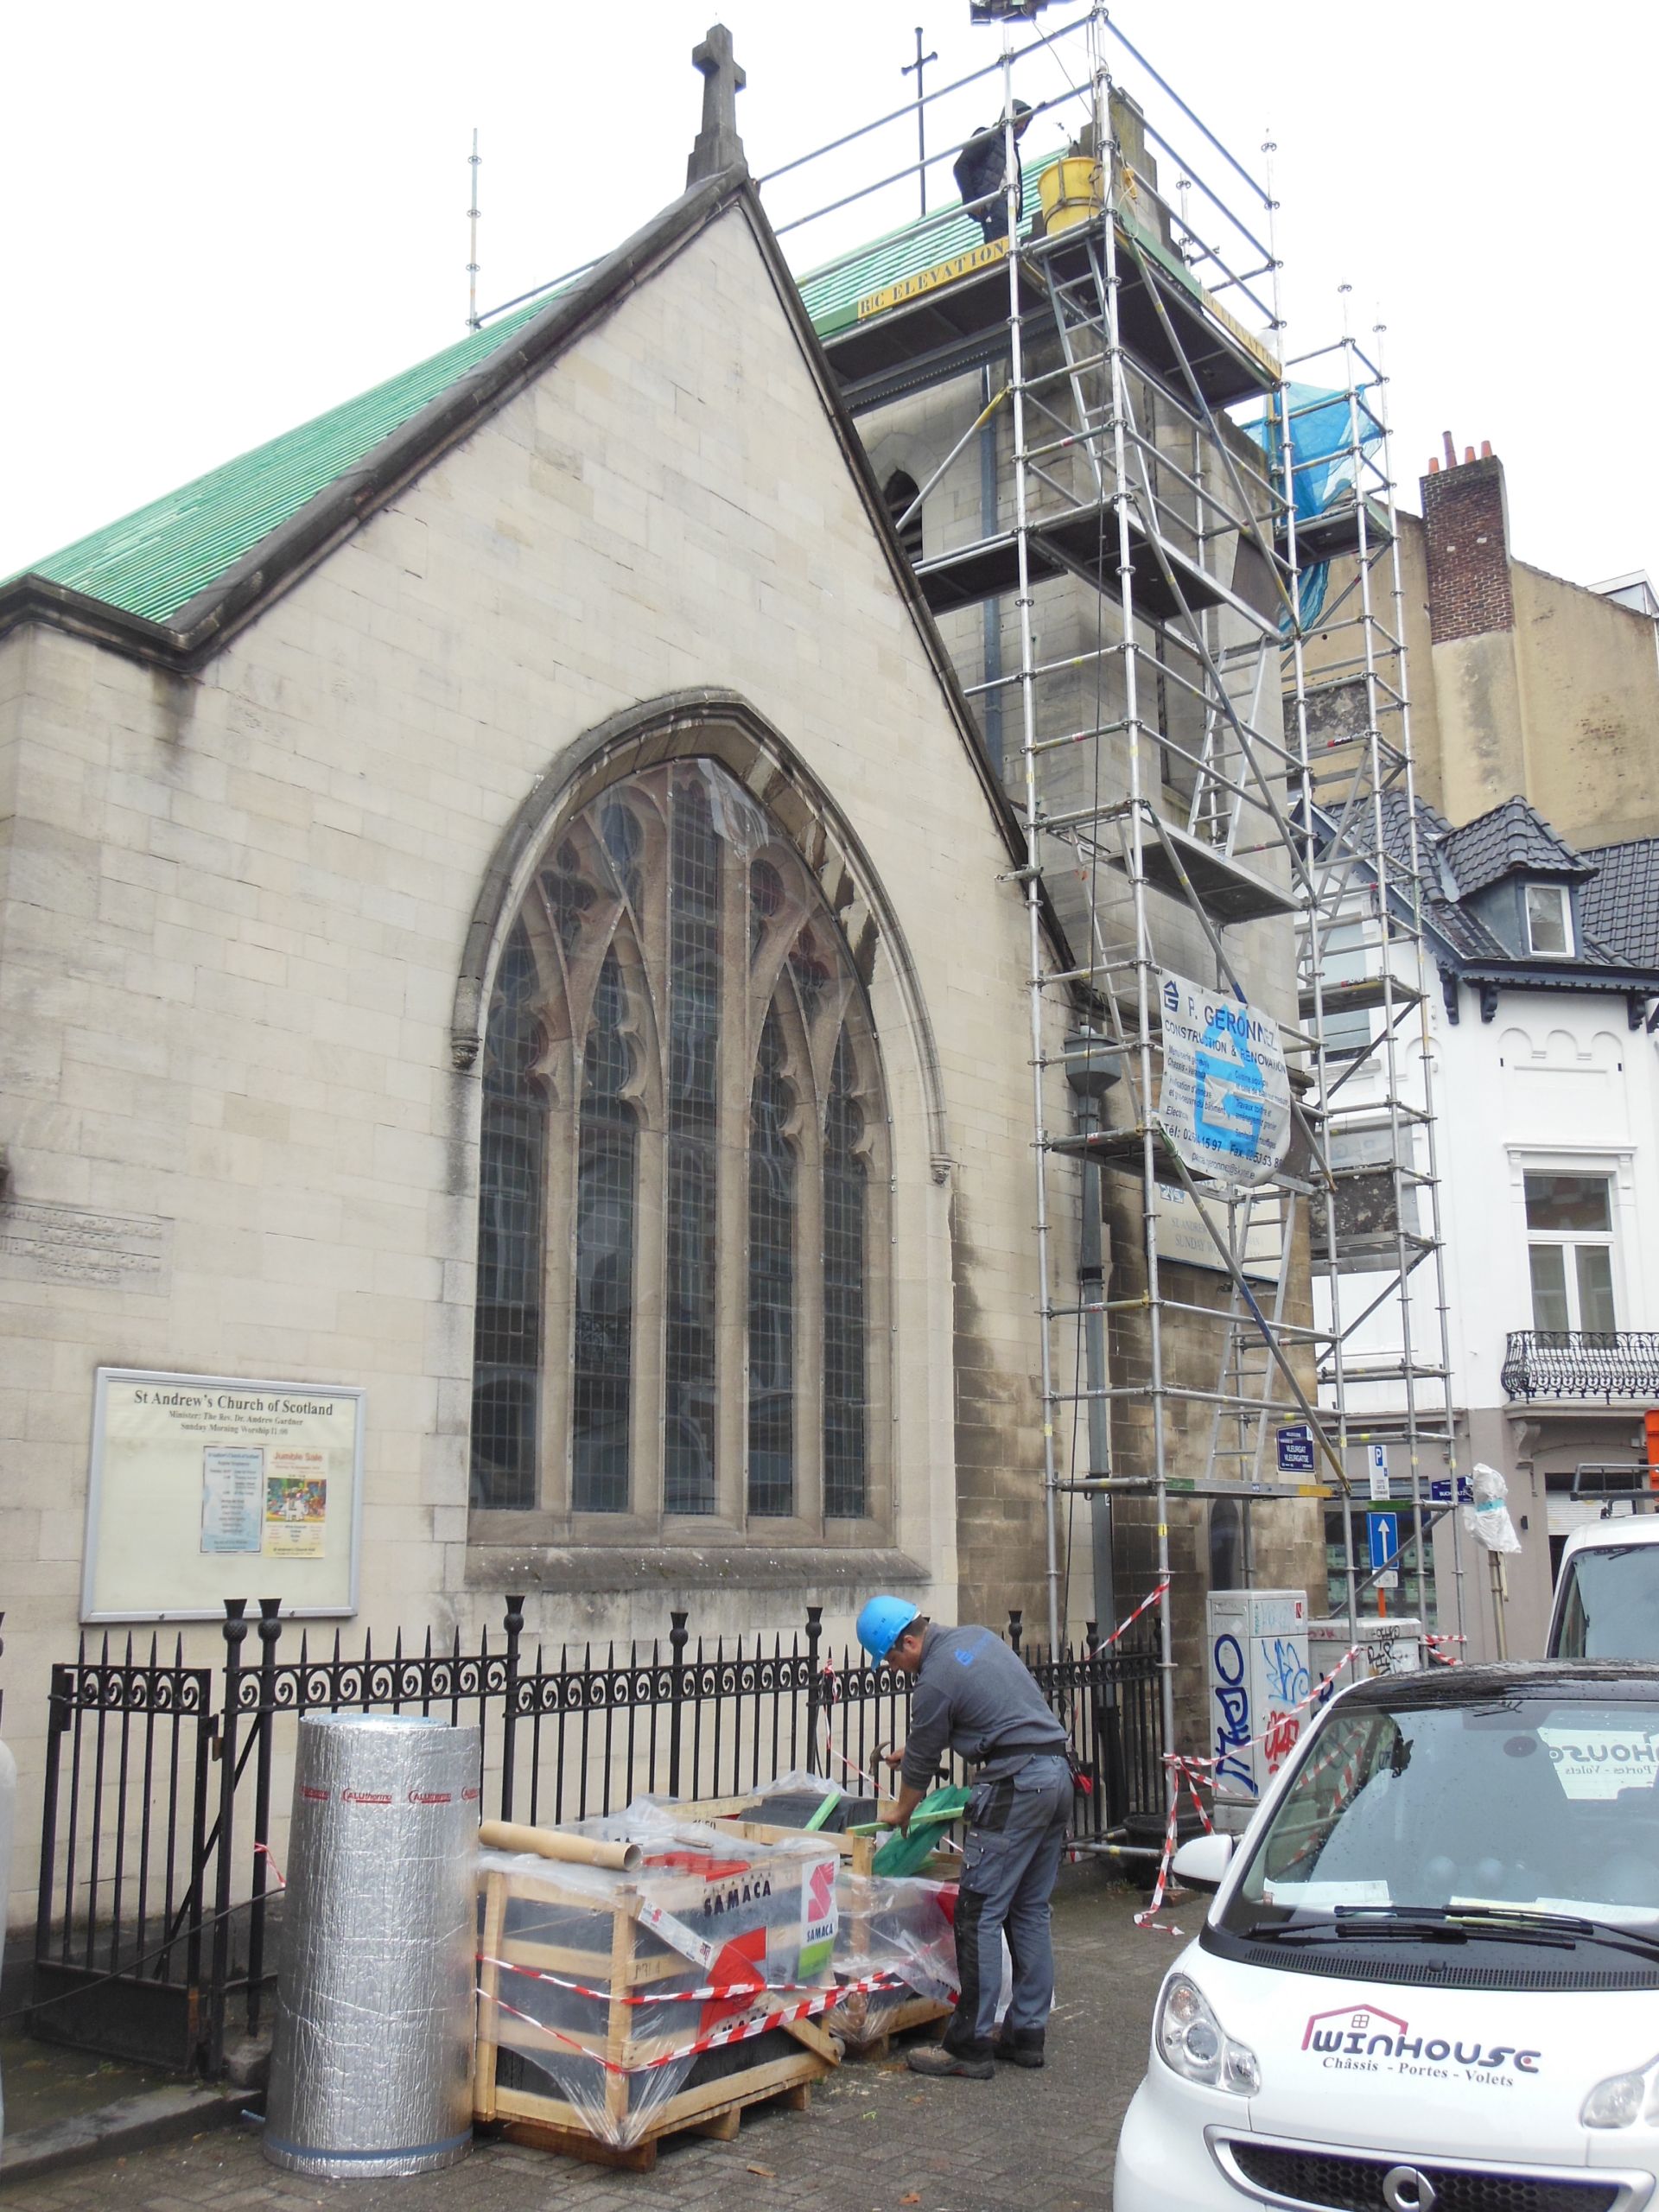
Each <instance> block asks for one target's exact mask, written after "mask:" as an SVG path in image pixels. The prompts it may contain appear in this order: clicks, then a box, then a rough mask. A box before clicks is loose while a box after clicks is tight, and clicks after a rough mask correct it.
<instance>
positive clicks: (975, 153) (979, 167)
mask: <svg viewBox="0 0 1659 2212" xmlns="http://www.w3.org/2000/svg"><path fill="white" fill-rule="evenodd" d="M1030 121H1031V108H1030V106H1029V105H1028V104H1027V102H1026V101H1025V100H1015V102H1014V145H1015V147H1016V148H1017V147H1018V145H1019V143H1020V139H1021V138H1023V137H1025V135H1026V129H1027V124H1029V123H1030ZM950 174H951V175H952V176H953V177H955V179H956V180H957V191H958V192H959V193H960V194H962V200H963V207H966V208H967V210H968V213H969V214H970V215H971V216H972V217H973V219H974V220H975V221H976V223H977V224H978V225H979V227H980V229H981V230H982V231H983V232H984V233H985V238H986V241H987V243H989V241H990V240H991V239H992V238H1007V235H1008V194H1007V176H1008V172H1007V130H1006V127H1005V126H1004V124H1002V123H1001V121H998V122H996V123H994V124H991V126H990V128H989V129H988V130H976V131H975V133H974V135H973V137H971V138H969V141H968V143H967V144H966V145H965V146H964V147H963V149H962V151H961V152H960V153H959V154H958V155H957V158H956V160H955V162H953V163H952V165H951V169H950ZM976 200H977V201H979V202H981V203H982V204H981V205H979V206H977V207H976V206H974V205H972V204H971V203H972V202H974V201H976ZM1024 206H1025V180H1024V179H1023V178H1022V177H1021V175H1020V164H1019V162H1018V159H1017V158H1016V160H1015V162H1014V221H1015V222H1016V223H1018V221H1019V219H1020V214H1021V213H1022V212H1023V209H1024Z"/></svg>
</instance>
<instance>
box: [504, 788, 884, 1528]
mask: <svg viewBox="0 0 1659 2212" xmlns="http://www.w3.org/2000/svg"><path fill="white" fill-rule="evenodd" d="M483 1071H484V1111H483V1121H482V1156H481V1159H480V1212H479V1297H478V1307H477V1319H476V1337H475V1344H474V1405H473V1502H474V1505H475V1506H477V1507H479V1508H481V1509H486V1510H515V1511H518V1512H534V1513H537V1515H538V1516H541V1517H542V1519H543V1521H544V1522H549V1523H550V1524H552V1525H551V1526H550V1529H549V1533H550V1534H554V1533H556V1534H559V1535H563V1536H565V1537H570V1536H575V1537H576V1538H577V1539H580V1538H581V1537H582V1536H584V1535H585V1536H588V1537H589V1538H590V1539H594V1540H604V1539H605V1538H606V1537H607V1536H609V1537H612V1538H614V1537H616V1536H617V1535H620V1534H621V1533H623V1532H624V1531H626V1532H629V1533H630V1534H632V1535H649V1534H650V1533H651V1532H652V1530H654V1529H659V1528H660V1527H661V1525H662V1523H663V1522H664V1520H667V1519H679V1518H680V1517H682V1516H685V1517H688V1518H694V1519H695V1521H696V1522H701V1523H704V1524H707V1523H709V1522H715V1523H723V1524H725V1525H728V1526H733V1527H741V1525H743V1524H744V1523H746V1522H749V1521H754V1522H764V1524H765V1528H766V1538H767V1541H769V1542H772V1541H783V1540H786V1539H788V1538H789V1537H790V1536H791V1535H793V1536H795V1537H796V1538H797V1539H798V1540H802V1541H804V1540H808V1539H810V1538H811V1537H813V1536H815V1535H816V1536H817V1537H819V1538H824V1537H829V1538H831V1539H836V1540H840V1541H848V1542H852V1541H862V1540H863V1539H864V1538H865V1537H866V1536H867V1535H868V1534H869V1533H870V1523H871V1522H873V1521H879V1520H880V1518H881V1517H882V1515H883V1513H884V1511H885V1500H886V1497H887V1475H888V1471H887V1467H886V1465H885V1461H884V1452H885V1448H886V1447H885V1421H884V1419H883V1418H881V1417H880V1416H881V1414H882V1409H883V1408H885V1406H886V1403H887V1389H888V1378H887V1357H888V1347H887V1334H888V1331H887V1316H888V1312H889V1299H890V1286H889V1284H888V1282H887V1276H886V1274H885V1272H884V1267H883V1265H882V1264H879V1263H878V1255H880V1262H883V1263H884V1262H885V1258H886V1254H887V1240H888V1232H887V1220H888V1209H889V1171H888V1166H887V1108H886V1103H885V1099H884V1096H883V1092H882V1086H881V1079H880V1065H879V1060H878V1056H877V1051H876V1040H875V1037H874V1031H873V1028H872V1027H871V1023H870V1018H869V1012H868V1003H867V1001H866V997H865V993H864V988H863V986H862V984H861V982H860V980H859V976H858V973H857V970H856V969H855V964H854V962H853V958H852V956H851V953H850V950H849V947H848V944H847V943H846V940H845V938H843V937H842V931H841V929H840V926H839V925H838V924H837V922H836V918H835V915H834V914H833V913H832V912H831V910H830V907H829V904H828V902H827V901H826V899H825V898H824V895H823V891H822V890H821V889H820V887H819V885H818V883H817V880H816V878H815V877H814V875H813V874H812V872H811V871H810V869H809V868H808V867H807V866H806V864H805V862H804V860H803V859H802V857H801V855H799V853H798V852H797V850H796V849H795V848H794V847H793V846H792V845H791V843H790V842H789V841H788V839H787V838H786V837H785V835H784V833H783V831H782V830H781V829H779V827H778V825H777V824H776V823H774V822H773V821H772V818H771V817H770V816H768V815H767V814H766V811H765V810H763V809H762V808H761V807H760V805H759V804H758V803H757V802H756V801H755V799H754V798H753V797H752V796H751V795H750V793H749V792H748V791H746V790H745V789H744V788H743V786H742V785H741V784H739V783H738V782H737V781H736V779H734V777H733V776H732V775H731V774H729V772H728V771H727V770H726V769H725V768H723V767H722V766H720V765H719V764H718V763H716V762H715V761H713V760H702V759H697V760H677V761H675V762H672V763H671V764H668V765H666V766H660V767H658V768H654V769H650V770H646V771H644V772H639V773H636V774H633V775H631V776H627V777H625V778H623V779H620V781H618V782H615V783H613V784H611V785H608V786H607V787H606V788H605V789H604V790H603V791H601V792H600V793H599V795H598V796H597V797H596V798H594V799H592V800H590V801H589V802H588V804H585V805H583V806H582V807H581V808H580V809H579V810H577V811H575V813H574V814H573V815H571V816H569V817H567V818H566V819H565V820H564V821H563V823H561V825H560V827H559V829H558V830H557V831H556V835H555V836H554V837H553V838H552V839H551V840H550V843H549V846H548V849H547V852H546V855H545V857H544V859H543V861H542V862H541V863H540V865H539V867H538V868H537V871H536V873H535V875H534V877H533V879H532V881H531V887H530V889H529V891H528V892H527V893H526V894H525V896H524V899H523V901H522V903H521V905H520V907H519V909H518V914H517V916H516V917H515V918H514V920H513V922H512V927H511V929H510V931H509V932H508V935H507V938H506V940H505V945H504V949H503V953H502V957H501V960H500V963H499V970H498V974H497V976H496V982H495V987H494V990H493V995H492V998H491V1003H490V1009H489V1018H488V1023H487V1027H486V1039H485V1055H484V1063H483Z"/></svg>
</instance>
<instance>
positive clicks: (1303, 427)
mask: <svg viewBox="0 0 1659 2212" xmlns="http://www.w3.org/2000/svg"><path fill="white" fill-rule="evenodd" d="M1285 397H1286V401H1287V404H1288V410H1289V415H1290V459H1291V468H1290V486H1289V489H1290V498H1291V505H1292V506H1293V508H1294V512H1295V516H1296V519H1297V521H1298V522H1299V523H1301V522H1311V521H1312V520H1313V518H1314V517H1315V516H1316V515H1322V514H1324V513H1325V512H1326V511H1327V509H1329V508H1331V507H1334V506H1339V505H1343V504H1344V503H1345V502H1347V501H1351V500H1352V499H1355V498H1356V497H1357V483H1356V479H1357V476H1358V474H1359V461H1360V459H1361V458H1362V457H1363V455H1364V454H1368V453H1370V452H1371V451H1372V450H1373V449H1374V448H1376V446H1377V445H1379V444H1380V443H1381V442H1382V438H1383V425H1382V424H1381V423H1379V422H1378V421H1377V419H1376V416H1375V415H1373V414H1372V412H1371V410H1370V408H1369V407H1368V406H1367V405H1366V404H1365V396H1364V394H1363V392H1362V393H1361V394H1360V395H1359V396H1358V397H1357V398H1356V399H1355V400H1354V402H1353V413H1352V416H1350V413H1349V397H1348V394H1347V393H1346V392H1345V391H1326V390H1325V388H1324V387H1323V386H1322V385H1313V384H1292V385H1287V386H1286V388H1285ZM1246 427H1247V429H1249V434H1250V435H1251V436H1252V437H1253V438H1254V439H1255V442H1256V443H1257V444H1258V445H1259V446H1260V447H1261V448H1262V451H1263V453H1265V454H1267V455H1268V458H1269V460H1270V461H1272V462H1273V463H1274V475H1275V476H1276V477H1277V479H1278V480H1279V481H1280V482H1281V484H1282V483H1283V481H1284V478H1285V473H1286V472H1285V464H1284V421H1283V416H1281V413H1280V412H1279V410H1277V409H1276V408H1275V409H1274V411H1273V412H1272V413H1271V414H1270V415H1265V416H1258V417H1257V419H1256V420H1255V422H1254V423H1249V424H1247V425H1246ZM1356 429H1357V432H1358V447H1359V450H1358V452H1357V453H1356V451H1355V441H1354V433H1355V430H1356ZM1330 569H1331V564H1330V563H1329V562H1328V561H1319V562H1316V563H1314V564H1313V567H1311V568H1306V569H1303V570H1302V571H1301V579H1300V581H1301V612H1302V623H1303V626H1304V627H1306V625H1307V624H1308V623H1310V622H1317V621H1318V620H1319V610H1320V609H1321V608H1322V607H1324V605H1325V587H1326V585H1327V583H1328V582H1329V581H1330ZM1281 626H1282V627H1285V628H1288V627H1289V618H1288V616H1287V617H1286V619H1285V621H1284V623H1283V624H1282V625H1281Z"/></svg>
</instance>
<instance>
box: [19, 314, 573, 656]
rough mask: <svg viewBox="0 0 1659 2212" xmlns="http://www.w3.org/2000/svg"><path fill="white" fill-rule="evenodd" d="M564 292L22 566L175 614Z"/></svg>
mask: <svg viewBox="0 0 1659 2212" xmlns="http://www.w3.org/2000/svg"><path fill="white" fill-rule="evenodd" d="M573 281H575V280H573ZM560 289H567V288H563V287H562V288H560ZM557 296H558V294H557V292H556V291H551V290H550V291H547V292H543V293H542V294H540V295H539V296H537V298H536V299H535V300H533V301H531V302H530V303H529V304H528V305H527V306H525V307H524V308H518V309H517V310H515V312H514V313H512V315H504V316H502V318H501V320H500V321H499V322H492V323H490V324H488V325H487V326H486V327H485V328H484V329H482V330H476V331H474V332H472V333H471V334H469V335H468V336H467V337H466V338H463V339H461V340H460V341H459V343H457V344H456V345H454V346H447V347H446V348H445V349H444V351H443V352H442V353H435V354H433V356H432V357H431V359H429V360H426V361H422V362H420V363H418V364H417V365H416V366H415V367H414V368H411V369H405V370H404V371H403V372H402V373H401V374H400V375H397V376H395V377H391V378H388V379H387V381H386V382H385V384H379V385H375V386H374V388H373V389H372V391H365V392H361V393H359V396H358V397H356V398H355V399H348V400H347V401H346V403H345V404H343V405H342V406H340V407H334V408H331V409H330V410H329V411H328V412H327V414H326V415H319V416H316V417H315V420H313V421H312V422H309V423H302V424H301V425H300V426H299V428H298V429H293V430H285V431H284V432H283V435H281V436H280V437H277V438H272V439H270V441H269V442H267V443H266V444H264V445H262V446H256V447H255V448H253V450H252V451H251V453H245V454H239V455H238V458H237V459H236V460H234V461H226V462H224V463H223V464H222V465H221V466H220V467H218V468H214V469H210V470H209V471H208V473H207V475H206V476H199V477H197V479H196V480H195V481H194V483H192V484H186V485H184V486H182V487H181V489H180V490H178V491H176V492H169V493H168V494H167V495H166V497H165V498H164V499H152V500H151V501H150V503H149V505H148V506H144V507H140V508H139V509H138V510H137V512H135V513H133V514H130V515H126V516H124V517H123V518H122V519H121V520H120V521H119V522H114V523H110V524H106V525H105V528H104V529H102V530H98V531H93V532H92V535H91V536H90V537H82V538H78V539H77V540H76V542H75V543H73V545H66V546H65V547H64V548H63V549H62V550H61V551H60V552H57V553H54V554H52V555H50V556H48V558H47V559H46V560H43V561H33V562H30V563H29V566H28V568H27V569H24V570H22V571H20V573H21V574H23V575H35V576H43V577H45V578H46V580H47V581H48V582H51V583H56V584H61V585H63V586H65V587H66V588H69V589H71V590H74V591H79V592H84V593H86V595H87V596H88V597H89V598H92V599H97V600H101V601H103V602H104V603H105V605H106V606H109V607H121V608H124V610H125V611H126V612H127V613H130V614H136V615H138V616H140V617H142V618H143V619H145V620H149V621H154V622H162V621H165V620H167V618H168V615H170V614H173V613H175V612H176V611H177V610H178V609H179V608H180V607H183V606H185V605H186V604H188V601H191V600H192V599H194V597H195V596H196V594H198V593H199V592H200V591H203V590H205V589H206V588H207V586H208V585H210V584H212V583H213V582H216V581H217V579H218V578H219V577H220V576H222V575H224V574H225V572H226V569H229V568H231V567H232V564H233V563H236V562H237V561H238V560H240V559H241V558H242V557H243V556H244V555H245V554H246V553H249V552H251V550H252V549H253V548H254V547H255V546H256V545H257V544H258V543H259V542H260V540H261V539H262V538H264V537H268V536H269V535H270V532H271V531H273V530H276V529H277V528H278V527H279V525H280V524H283V523H285V522H287V521H288V520H289V518H290V517H291V516H293V515H296V514H297V513H298V512H299V511H300V509H301V508H302V506H304V505H305V504H306V502H307V501H308V500H309V499H315V497H316V495H317V493H319V492H322V491H325V490H327V486H329V485H330V484H332V483H334V481H335V480H336V479H337V478H339V477H340V476H341V475H342V474H344V473H345V472H346V469H348V468H350V467H353V465H354V464H355V463H356V462H358V461H361V460H362V459H363V458H364V456H365V454H369V453H371V452H372V451H373V449H374V448H375V447H376V446H378V444H379V443H380V442H381V441H382V439H384V438H387V437H390V436H391V433H392V432H393V431H394V430H397V429H400V428H401V427H402V425H403V424H404V423H407V422H408V421H409V420H410V417H411V416H415V415H418V414H419V412H420V411H421V410H422V408H423V407H425V406H427V405H428V404H429V403H430V402H431V401H432V400H434V399H435V398H437V397H438V396H439V395H440V394H441V393H442V392H443V391H447V390H448V387H449V386H450V385H453V384H454V383H455V382H456V381H457V380H458V379H459V378H461V377H462V376H464V375H465V374H466V373H467V371H468V370H470V369H474V368H476V367H477V366H478V365H479V364H480V362H481V361H484V360H486V359H488V358H489V356H490V355H491V354H492V353H494V352H495V351H496V349H497V347H498V346H502V345H504V344H505V342H506V341H507V340H508V339H509V338H510V337H511V336H512V334H513V333H514V332H515V331H517V330H518V329H519V328H521V327H522V326H523V325H524V323H526V322H528V321H530V320H531V317H532V316H534V315H539V314H541V313H542V311H543V309H544V308H546V307H547V305H548V303H549V302H550V300H552V299H554V298H556V297H557ZM3 581H4V582H11V581H13V579H11V578H10V577H8V578H5V579H3Z"/></svg>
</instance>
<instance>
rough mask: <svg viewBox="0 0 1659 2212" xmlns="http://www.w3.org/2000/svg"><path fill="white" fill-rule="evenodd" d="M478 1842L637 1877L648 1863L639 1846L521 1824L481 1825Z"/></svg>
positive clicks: (486, 1848)
mask: <svg viewBox="0 0 1659 2212" xmlns="http://www.w3.org/2000/svg"><path fill="white" fill-rule="evenodd" d="M478 1840H479V1842H480V1844H481V1845H482V1846H483V1847H484V1849H485V1850H486V1851H532V1852H534V1853H535V1854H536V1856H537V1858H538V1859H563V1861H564V1863H565V1864H566V1865H567V1866H608V1867H610V1868H612V1869H613V1872H616V1873H619V1874H632V1873H637V1872H638V1871H639V1868H640V1866H642V1865H643V1864H644V1862H645V1853H643V1852H642V1851H641V1850H640V1848H639V1845H638V1844H637V1843H601V1841H600V1840H599V1838H598V1837H597V1836H591V1835H572V1834H570V1833H569V1830H568V1829H565V1828H532V1827H527V1826H526V1825H525V1824H524V1822H523V1821H480V1824H479V1830H478Z"/></svg>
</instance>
